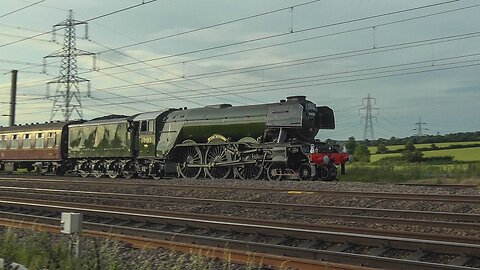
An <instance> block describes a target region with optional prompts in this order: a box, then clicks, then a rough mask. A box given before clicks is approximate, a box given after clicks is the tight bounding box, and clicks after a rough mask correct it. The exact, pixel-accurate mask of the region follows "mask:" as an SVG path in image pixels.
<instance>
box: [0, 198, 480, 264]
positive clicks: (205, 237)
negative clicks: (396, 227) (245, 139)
mask: <svg viewBox="0 0 480 270" xmlns="http://www.w3.org/2000/svg"><path fill="white" fill-rule="evenodd" d="M0 205H1V206H2V212H1V214H2V217H3V218H9V219H16V220H25V221H32V220H37V221H38V222H41V223H46V224H59V219H58V217H59V213H60V212H67V211H75V212H81V213H83V214H84V216H85V224H84V227H85V228H86V229H89V230H95V231H108V232H113V233H120V234H126V235H131V236H143V237H147V238H152V239H157V240H172V239H174V240H175V241H177V242H182V243H195V244H200V245H205V246H213V247H229V248H232V249H235V250H245V251H252V252H259V253H267V254H274V255H283V256H290V257H297V258H304V259H312V260H328V261H332V262H342V263H348V264H355V265H364V266H369V267H382V268H389V269H406V268H407V267H410V268H413V269H475V267H480V259H479V257H480V245H479V244H471V243H465V242H462V241H463V240H464V239H462V238H459V237H455V236H445V238H444V240H442V241H438V240H425V239H421V238H412V237H411V236H410V237H401V236H396V237H393V236H386V235H369V234H365V233H364V232H360V233H358V232H357V231H356V230H355V228H351V230H350V231H351V232H335V231H332V230H319V229H318V228H315V227H311V226H313V225H308V224H295V223H281V222H275V221H263V220H245V219H239V218H236V217H225V216H223V217H217V216H208V217H206V216H198V215H193V214H188V216H182V215H185V213H177V214H171V215H159V214H154V213H151V212H148V211H147V210H139V209H131V208H122V207H112V206H105V205H104V206H101V207H100V206H94V205H85V204H78V203H77V204H72V203H61V202H54V203H48V202H44V201H39V200H20V199H19V200H1V201H0ZM309 226H310V227H309Z"/></svg>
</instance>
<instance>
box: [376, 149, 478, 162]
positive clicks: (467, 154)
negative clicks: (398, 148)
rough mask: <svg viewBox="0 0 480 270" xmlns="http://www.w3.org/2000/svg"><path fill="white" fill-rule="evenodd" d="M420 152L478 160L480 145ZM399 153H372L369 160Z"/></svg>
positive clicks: (429, 155)
mask: <svg viewBox="0 0 480 270" xmlns="http://www.w3.org/2000/svg"><path fill="white" fill-rule="evenodd" d="M422 153H423V156H424V157H439V156H452V157H453V159H454V160H456V161H480V147H472V148H460V149H443V150H432V151H423V152H422ZM400 155H401V154H400V153H391V154H373V155H372V156H371V157H370V161H371V162H375V161H378V160H380V159H381V158H384V157H396V156H400Z"/></svg>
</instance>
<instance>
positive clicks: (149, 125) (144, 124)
mask: <svg viewBox="0 0 480 270" xmlns="http://www.w3.org/2000/svg"><path fill="white" fill-rule="evenodd" d="M138 155H139V157H153V156H155V120H154V119H151V120H142V121H140V126H139V135H138Z"/></svg>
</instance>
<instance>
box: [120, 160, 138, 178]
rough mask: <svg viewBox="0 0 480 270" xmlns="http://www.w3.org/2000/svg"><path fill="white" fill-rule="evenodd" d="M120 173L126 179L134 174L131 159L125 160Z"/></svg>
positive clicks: (133, 165)
mask: <svg viewBox="0 0 480 270" xmlns="http://www.w3.org/2000/svg"><path fill="white" fill-rule="evenodd" d="M122 175H123V177H125V178H126V179H130V178H132V177H133V176H134V175H135V164H134V163H133V161H127V162H126V163H125V164H123V166H122Z"/></svg>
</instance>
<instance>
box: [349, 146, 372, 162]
mask: <svg viewBox="0 0 480 270" xmlns="http://www.w3.org/2000/svg"><path fill="white" fill-rule="evenodd" d="M370 155H371V154H370V151H369V150H368V146H367V145H366V144H359V145H357V147H355V151H353V158H354V159H355V160H356V161H359V162H370Z"/></svg>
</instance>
